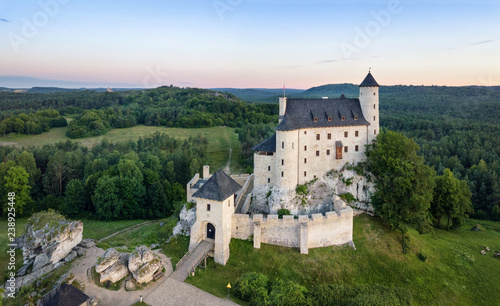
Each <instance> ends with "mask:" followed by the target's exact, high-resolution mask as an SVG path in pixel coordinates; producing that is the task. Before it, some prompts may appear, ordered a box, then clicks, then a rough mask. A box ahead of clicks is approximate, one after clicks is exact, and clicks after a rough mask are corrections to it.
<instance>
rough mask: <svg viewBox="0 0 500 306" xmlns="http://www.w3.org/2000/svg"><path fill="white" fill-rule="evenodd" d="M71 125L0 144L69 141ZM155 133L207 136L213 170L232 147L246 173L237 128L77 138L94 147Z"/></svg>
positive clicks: (136, 130) (234, 167)
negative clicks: (241, 161)
mask: <svg viewBox="0 0 500 306" xmlns="http://www.w3.org/2000/svg"><path fill="white" fill-rule="evenodd" d="M67 129H68V127H62V128H53V129H51V130H50V131H48V132H45V133H42V134H40V135H18V134H13V133H11V134H9V135H7V136H6V137H0V145H15V146H20V147H24V146H27V147H28V146H43V145H46V144H54V143H57V142H60V141H67V140H70V139H69V138H68V137H66V131H67ZM155 132H162V133H167V134H168V135H170V136H172V137H175V138H179V139H186V138H189V137H191V136H197V135H200V134H201V135H204V136H205V137H206V138H207V139H208V158H209V160H208V163H209V165H210V166H211V168H212V171H211V172H213V171H215V170H216V169H220V168H222V167H224V166H225V165H226V164H227V162H228V159H229V150H231V151H232V154H231V163H230V169H231V173H243V170H244V169H241V167H240V166H239V161H238V159H239V154H240V149H239V141H238V135H237V134H236V133H235V132H234V128H229V127H211V128H198V129H183V128H166V127H158V126H145V125H138V126H134V127H131V128H124V129H113V130H111V131H109V132H108V133H106V134H104V135H101V136H96V137H88V138H82V139H75V140H72V141H77V142H80V143H82V144H83V145H85V146H89V147H91V146H93V145H94V144H95V143H97V142H100V141H102V140H104V139H107V140H109V141H110V142H122V141H128V140H132V141H137V140H138V139H139V137H141V136H146V135H149V134H152V133H155Z"/></svg>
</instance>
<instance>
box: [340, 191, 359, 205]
mask: <svg viewBox="0 0 500 306" xmlns="http://www.w3.org/2000/svg"><path fill="white" fill-rule="evenodd" d="M339 197H340V198H341V199H342V200H344V201H346V202H347V203H348V204H351V203H352V202H355V201H356V198H355V197H354V196H353V195H352V193H350V192H346V193H342V194H339Z"/></svg>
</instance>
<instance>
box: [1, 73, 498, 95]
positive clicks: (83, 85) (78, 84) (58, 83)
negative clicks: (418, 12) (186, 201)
mask: <svg viewBox="0 0 500 306" xmlns="http://www.w3.org/2000/svg"><path fill="white" fill-rule="evenodd" d="M6 78H22V79H24V78H25V79H27V80H31V81H34V80H39V81H40V82H41V84H28V83H26V85H16V86H12V84H8V83H7V84H5V81H3V80H4V79H6ZM377 81H378V80H377ZM12 82H19V80H18V81H12ZM27 82H29V81H27ZM47 82H49V83H50V82H54V83H53V84H47ZM44 83H45V84H44ZM68 83H74V84H68ZM359 83H361V82H359ZM359 83H350V82H339V83H326V84H318V85H313V86H311V87H307V88H295V87H293V88H292V87H287V86H286V87H287V88H286V89H291V90H304V91H305V90H308V89H310V88H313V87H319V86H325V85H338V84H352V85H359ZM379 83H380V82H379ZM170 85H173V86H176V87H182V88H186V87H189V88H202V89H224V88H231V89H263V90H265V89H269V90H270V89H272V90H276V89H283V87H282V86H281V87H280V86H277V87H230V86H214V87H196V86H192V85H176V84H163V85H158V86H156V87H142V86H141V85H140V84H123V83H109V84H105V83H91V82H83V81H63V80H54V79H39V78H35V77H30V76H21V75H18V76H6V75H0V87H3V88H9V89H19V90H21V89H31V88H34V87H41V88H49V87H52V88H61V89H99V88H104V89H106V88H116V89H154V88H158V87H162V86H170ZM380 86H438V87H470V86H478V87H481V86H483V87H489V86H500V84H499V85H481V84H468V85H442V84H380Z"/></svg>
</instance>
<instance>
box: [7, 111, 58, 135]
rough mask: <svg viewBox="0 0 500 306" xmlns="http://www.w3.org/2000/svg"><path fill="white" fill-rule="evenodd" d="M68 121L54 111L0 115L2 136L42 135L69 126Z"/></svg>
mask: <svg viewBox="0 0 500 306" xmlns="http://www.w3.org/2000/svg"><path fill="white" fill-rule="evenodd" d="M67 125H68V122H67V121H66V119H65V118H64V117H63V116H61V115H60V114H59V112H58V111H56V110H53V109H48V110H40V111H37V112H29V113H20V114H17V115H11V116H9V115H8V114H5V113H3V114H1V115H0V135H2V136H5V135H7V134H9V133H19V134H27V135H35V134H41V133H43V132H47V131H48V130H50V129H51V128H53V127H62V126H67Z"/></svg>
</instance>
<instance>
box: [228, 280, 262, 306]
mask: <svg viewBox="0 0 500 306" xmlns="http://www.w3.org/2000/svg"><path fill="white" fill-rule="evenodd" d="M267 283H268V279H267V276H265V275H264V274H261V273H257V272H249V273H245V274H243V275H242V276H241V277H240V278H239V279H238V281H237V282H236V286H235V295H236V296H237V297H239V298H240V299H242V300H244V301H247V302H250V304H252V305H263V304H264V305H265V304H267V299H268V294H267Z"/></svg>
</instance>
